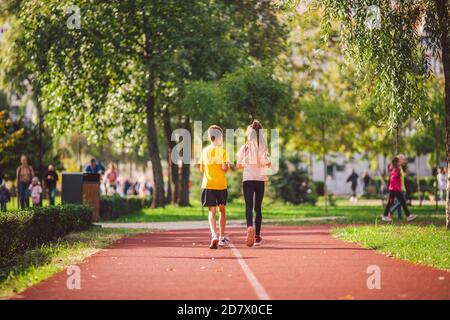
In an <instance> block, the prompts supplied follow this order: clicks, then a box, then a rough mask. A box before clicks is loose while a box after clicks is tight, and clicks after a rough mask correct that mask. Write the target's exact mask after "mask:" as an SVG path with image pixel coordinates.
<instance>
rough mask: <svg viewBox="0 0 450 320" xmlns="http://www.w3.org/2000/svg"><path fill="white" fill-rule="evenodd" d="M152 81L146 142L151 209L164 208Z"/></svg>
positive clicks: (162, 178) (148, 95)
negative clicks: (149, 171)
mask: <svg viewBox="0 0 450 320" xmlns="http://www.w3.org/2000/svg"><path fill="white" fill-rule="evenodd" d="M154 86H155V84H154V80H153V78H152V77H151V76H150V77H149V80H148V88H147V108H146V111H147V142H148V151H149V154H150V161H151V162H152V171H153V182H154V185H155V190H154V194H153V201H152V208H158V207H164V205H165V197H164V177H163V170H162V166H161V157H160V155H159V146H158V136H157V129H156V119H155V96H154Z"/></svg>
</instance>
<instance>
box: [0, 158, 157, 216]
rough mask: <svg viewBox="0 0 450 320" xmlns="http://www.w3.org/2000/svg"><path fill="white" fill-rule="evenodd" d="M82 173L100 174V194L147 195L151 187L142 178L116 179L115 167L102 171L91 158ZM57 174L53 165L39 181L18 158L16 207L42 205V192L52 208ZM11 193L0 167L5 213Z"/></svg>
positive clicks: (25, 160) (1, 204)
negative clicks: (133, 179)
mask: <svg viewBox="0 0 450 320" xmlns="http://www.w3.org/2000/svg"><path fill="white" fill-rule="evenodd" d="M84 171H85V172H86V173H96V174H100V177H101V181H102V184H101V191H102V194H106V195H115V194H118V195H120V196H127V195H139V196H150V195H152V194H153V186H152V185H151V183H150V182H148V181H146V180H145V179H144V178H142V179H139V180H138V181H132V180H130V179H128V178H127V177H120V176H119V174H118V171H117V169H116V166H115V165H114V164H112V163H111V164H110V165H109V168H108V170H106V171H105V168H104V167H103V165H102V164H101V163H100V162H98V161H97V160H96V159H95V158H92V159H91V161H90V163H89V164H88V165H87V166H86V168H85V170H84ZM58 181H59V176H58V173H57V172H56V170H55V167H54V165H52V164H50V165H48V167H47V169H46V172H45V174H44V175H43V176H42V179H41V180H40V179H39V178H38V176H37V175H36V172H35V170H34V169H33V167H32V166H31V165H30V164H29V163H28V158H27V156H26V155H22V156H21V157H20V165H19V166H18V167H17V169H16V175H15V181H14V187H15V191H16V196H17V201H18V207H19V208H21V209H25V208H28V207H29V206H30V199H31V203H32V205H33V206H42V202H43V199H44V193H45V194H47V198H48V200H49V204H50V205H55V198H56V192H57V183H58ZM11 196H12V195H11V191H10V189H9V188H8V187H7V185H6V180H5V177H4V174H3V171H2V169H1V168H0V210H1V211H6V210H7V205H8V203H9V202H10V201H11Z"/></svg>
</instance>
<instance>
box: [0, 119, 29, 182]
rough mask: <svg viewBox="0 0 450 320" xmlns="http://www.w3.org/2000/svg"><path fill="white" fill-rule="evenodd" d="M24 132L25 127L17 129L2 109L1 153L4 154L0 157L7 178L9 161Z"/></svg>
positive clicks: (0, 124) (0, 164) (0, 125)
mask: <svg viewBox="0 0 450 320" xmlns="http://www.w3.org/2000/svg"><path fill="white" fill-rule="evenodd" d="M23 133H24V130H23V129H17V130H15V129H14V128H13V127H12V125H11V122H10V121H9V119H8V118H7V114H6V113H5V112H4V111H0V154H1V155H2V156H1V158H0V166H1V167H2V169H3V171H4V172H5V175H6V177H7V178H8V170H7V163H8V160H9V159H10V158H11V157H10V154H11V152H14V149H15V147H16V146H17V145H18V142H19V140H20V139H21V138H22V137H23Z"/></svg>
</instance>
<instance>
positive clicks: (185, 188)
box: [178, 117, 191, 207]
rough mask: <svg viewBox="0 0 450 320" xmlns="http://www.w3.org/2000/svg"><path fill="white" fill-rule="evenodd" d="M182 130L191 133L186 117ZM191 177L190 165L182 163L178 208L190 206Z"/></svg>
mask: <svg viewBox="0 0 450 320" xmlns="http://www.w3.org/2000/svg"><path fill="white" fill-rule="evenodd" d="M184 128H185V129H187V130H189V132H190V131H191V126H190V119H189V117H186V119H185V121H184ZM190 176H191V165H190V163H183V165H182V166H181V183H180V200H179V202H178V204H179V206H180V207H188V206H190V205H191V204H190V201H189V180H190Z"/></svg>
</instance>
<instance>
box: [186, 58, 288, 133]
mask: <svg viewBox="0 0 450 320" xmlns="http://www.w3.org/2000/svg"><path fill="white" fill-rule="evenodd" d="M183 107H184V109H185V112H187V113H188V114H189V115H190V116H191V117H192V118H193V119H202V120H203V121H205V122H207V123H209V124H212V123H217V122H218V120H220V124H221V125H222V126H224V127H227V126H231V127H233V128H234V127H236V126H237V125H238V126H246V125H248V124H249V123H250V122H251V120H252V119H258V120H260V121H262V122H263V123H264V124H265V125H266V126H274V125H276V124H280V123H281V122H283V121H285V120H286V116H287V115H288V114H289V110H290V107H291V93H290V91H289V88H288V86H287V85H286V84H285V83H284V82H282V81H280V80H278V79H275V78H274V76H273V73H272V71H271V70H270V69H268V68H263V67H247V68H241V69H239V70H237V71H235V72H232V73H227V74H225V75H224V77H223V78H222V79H221V80H220V81H218V82H193V83H191V84H190V85H188V86H186V95H185V97H184V99H183Z"/></svg>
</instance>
